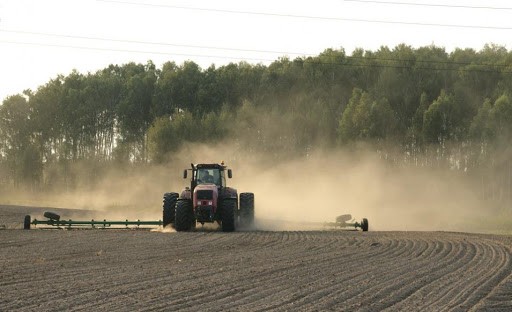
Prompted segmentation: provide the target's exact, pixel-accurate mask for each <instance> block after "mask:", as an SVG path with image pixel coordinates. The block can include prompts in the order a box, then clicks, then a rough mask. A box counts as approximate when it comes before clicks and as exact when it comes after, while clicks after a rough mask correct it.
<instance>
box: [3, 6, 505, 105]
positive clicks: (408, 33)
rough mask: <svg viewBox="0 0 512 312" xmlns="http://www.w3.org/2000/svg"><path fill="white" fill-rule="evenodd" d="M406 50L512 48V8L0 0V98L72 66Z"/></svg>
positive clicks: (88, 67) (91, 68) (207, 63)
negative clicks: (405, 47)
mask: <svg viewBox="0 0 512 312" xmlns="http://www.w3.org/2000/svg"><path fill="white" fill-rule="evenodd" d="M401 43H404V44H406V45H410V46H412V47H413V48H419V47H422V46H429V45H435V46H438V47H444V48H445V49H446V51H447V52H452V51H453V50H454V49H456V48H462V49H464V48H472V49H474V50H477V51H479V50H481V49H482V48H483V47H484V45H485V44H497V45H500V46H504V47H505V48H507V50H509V51H510V50H511V49H512V3H511V2H510V1H505V0H501V1H493V0H489V1H483V0H480V1H470V0H466V1H463V0H444V1H441V0H434V1H431V0H396V1H391V0H390V1H385V0H375V1H369V0H350V1H349V0H315V1H302V0H294V1H292V0H259V1H240V0H238V1H231V0H216V1H215V0H189V1H185V0H126V1H124V0H119V1H118V0H73V1H69V0H66V1H61V0H45V1H36V0H33V1H28V0H0V51H1V52H0V100H4V99H5V98H7V97H8V96H10V95H15V94H18V93H21V92H23V90H26V89H31V90H32V91H37V88H38V87H40V86H43V85H44V84H46V83H47V82H49V81H50V80H51V79H54V78H56V77H57V76H58V75H64V76H66V75H68V74H69V73H71V71H72V70H73V69H75V70H77V71H79V72H81V73H83V74H86V73H88V72H91V73H94V72H96V71H97V70H100V69H103V68H105V67H107V66H108V65H109V64H119V65H122V64H126V63H128V62H136V63H144V64H145V63H147V61H148V60H151V61H153V63H155V65H156V66H157V67H161V65H162V64H163V63H165V62H167V61H174V62H176V63H177V64H181V63H183V62H184V61H186V60H191V61H194V62H196V63H197V64H199V65H200V66H201V67H202V68H203V69H205V68H207V67H209V66H210V65H211V64H215V65H216V66H217V67H219V66H222V65H225V64H228V63H230V62H239V61H247V62H249V63H252V64H257V63H262V64H265V65H268V64H270V63H271V62H272V61H274V60H277V59H278V58H279V57H284V56H287V57H289V58H291V59H293V58H296V57H301V56H315V55H318V54H319V53H321V52H322V51H324V50H325V49H328V48H332V49H341V48H343V49H345V51H346V52H347V54H349V55H350V54H351V53H352V52H353V50H354V49H356V48H362V49H364V50H372V51H376V50H378V49H379V48H380V47H382V46H388V47H389V48H394V47H395V46H397V45H398V44H401Z"/></svg>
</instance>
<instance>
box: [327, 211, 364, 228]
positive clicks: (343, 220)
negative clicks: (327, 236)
mask: <svg viewBox="0 0 512 312" xmlns="http://www.w3.org/2000/svg"><path fill="white" fill-rule="evenodd" d="M324 226H325V227H328V228H331V229H333V230H343V229H350V228H354V229H355V230H357V229H358V228H360V229H361V230H362V231H363V232H367V231H368V219H366V218H363V219H362V220H361V222H356V221H355V220H354V219H352V215H349V214H344V215H340V216H337V217H336V221H335V222H326V223H324Z"/></svg>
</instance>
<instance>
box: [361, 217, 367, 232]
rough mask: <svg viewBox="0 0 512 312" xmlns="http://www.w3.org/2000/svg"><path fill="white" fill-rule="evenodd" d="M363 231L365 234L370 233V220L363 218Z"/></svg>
mask: <svg viewBox="0 0 512 312" xmlns="http://www.w3.org/2000/svg"><path fill="white" fill-rule="evenodd" d="M361 229H362V230H363V232H368V219H366V218H363V221H361Z"/></svg>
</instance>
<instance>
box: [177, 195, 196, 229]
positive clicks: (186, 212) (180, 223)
mask: <svg viewBox="0 0 512 312" xmlns="http://www.w3.org/2000/svg"><path fill="white" fill-rule="evenodd" d="M192 223H194V216H193V212H192V202H191V201H190V200H188V199H185V200H178V201H177V202H176V213H175V219H174V228H175V229H176V231H179V232H181V231H190V229H191V228H192Z"/></svg>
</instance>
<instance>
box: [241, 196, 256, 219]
mask: <svg viewBox="0 0 512 312" xmlns="http://www.w3.org/2000/svg"><path fill="white" fill-rule="evenodd" d="M253 224H254V193H240V225H241V226H243V227H251V226H253Z"/></svg>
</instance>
